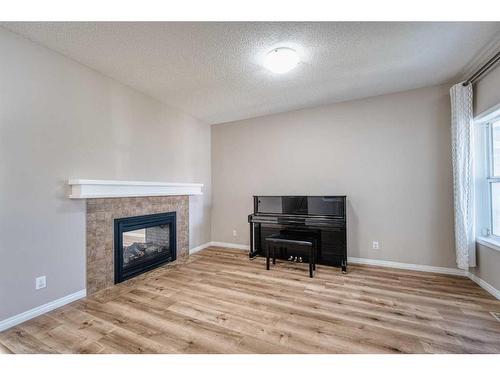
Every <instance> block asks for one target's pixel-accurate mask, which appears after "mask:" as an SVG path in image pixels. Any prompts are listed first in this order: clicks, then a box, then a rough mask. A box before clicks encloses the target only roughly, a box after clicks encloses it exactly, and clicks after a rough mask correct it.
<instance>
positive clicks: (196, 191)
mask: <svg viewBox="0 0 500 375" xmlns="http://www.w3.org/2000/svg"><path fill="white" fill-rule="evenodd" d="M68 185H69V186H70V189H71V192H70V194H69V197H70V198H71V199H86V198H116V197H147V196H162V195H201V194H203V193H202V191H201V188H202V187H203V184H192V183H178V182H145V181H112V180H81V179H72V180H69V181H68Z"/></svg>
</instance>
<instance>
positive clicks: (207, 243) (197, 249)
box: [189, 242, 210, 255]
mask: <svg viewBox="0 0 500 375" xmlns="http://www.w3.org/2000/svg"><path fill="white" fill-rule="evenodd" d="M209 246H210V242H205V243H204V244H201V245H200V246H196V247H193V248H192V249H189V255H191V254H194V253H197V252H198V251H201V250H203V249H205V248H207V247H209Z"/></svg>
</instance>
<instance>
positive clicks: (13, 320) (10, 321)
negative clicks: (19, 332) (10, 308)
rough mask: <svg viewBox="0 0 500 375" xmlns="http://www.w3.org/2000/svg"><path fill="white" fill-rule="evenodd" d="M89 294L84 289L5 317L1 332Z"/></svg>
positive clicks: (0, 327) (0, 328)
mask: <svg viewBox="0 0 500 375" xmlns="http://www.w3.org/2000/svg"><path fill="white" fill-rule="evenodd" d="M86 296H87V290H86V289H82V290H80V291H78V292H75V293H72V294H68V295H67V296H64V297H61V298H59V299H56V300H55V301H52V302H48V303H46V304H44V305H41V306H38V307H35V308H33V309H31V310H28V311H25V312H23V313H20V314H17V315H14V316H11V317H10V318H7V319H4V320H2V321H1V322H0V332H2V331H5V330H6V329H8V328H10V327H14V326H16V325H18V324H20V323H22V322H25V321H27V320H30V319H33V318H35V317H37V316H38V315H42V314H45V313H47V312H49V311H52V310H55V309H57V308H58V307H61V306H64V305H67V304H68V303H70V302H73V301H76V300H79V299H80V298H83V297H86Z"/></svg>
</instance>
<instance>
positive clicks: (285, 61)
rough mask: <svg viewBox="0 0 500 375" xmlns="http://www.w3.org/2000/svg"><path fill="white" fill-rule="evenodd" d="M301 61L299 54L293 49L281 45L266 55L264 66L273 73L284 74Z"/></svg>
mask: <svg viewBox="0 0 500 375" xmlns="http://www.w3.org/2000/svg"><path fill="white" fill-rule="evenodd" d="M299 61H300V59H299V55H298V54H297V52H295V51H294V50H293V49H291V48H286V47H280V48H275V49H273V50H272V51H270V52H269V53H268V54H267V55H266V58H265V60H264V66H265V67H266V68H267V69H269V70H270V71H271V72H273V73H278V74H283V73H286V72H289V71H290V70H292V69H293V68H295V67H296V66H297V64H298V63H299Z"/></svg>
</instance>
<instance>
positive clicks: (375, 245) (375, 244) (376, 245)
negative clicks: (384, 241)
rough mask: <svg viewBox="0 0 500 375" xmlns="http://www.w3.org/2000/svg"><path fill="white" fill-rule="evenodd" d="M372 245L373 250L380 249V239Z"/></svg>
mask: <svg viewBox="0 0 500 375" xmlns="http://www.w3.org/2000/svg"><path fill="white" fill-rule="evenodd" d="M372 247H373V250H378V249H380V246H379V243H378V241H373V242H372Z"/></svg>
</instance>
